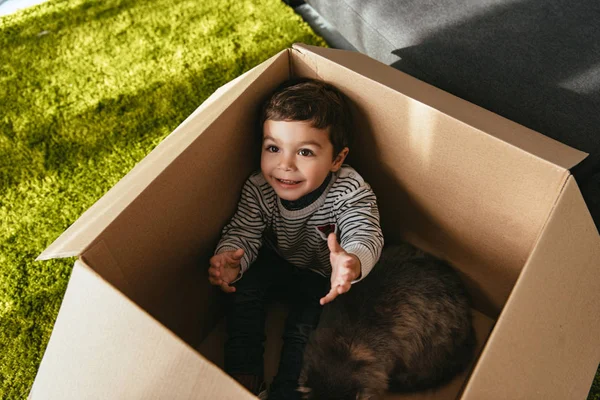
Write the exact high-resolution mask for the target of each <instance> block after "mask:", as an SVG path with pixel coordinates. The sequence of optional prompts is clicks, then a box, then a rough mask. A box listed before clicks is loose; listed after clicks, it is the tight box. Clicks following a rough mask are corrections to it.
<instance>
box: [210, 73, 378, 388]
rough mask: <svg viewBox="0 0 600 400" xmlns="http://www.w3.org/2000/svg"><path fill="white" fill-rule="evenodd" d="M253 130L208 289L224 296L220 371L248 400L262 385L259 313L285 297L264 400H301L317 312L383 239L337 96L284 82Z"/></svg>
mask: <svg viewBox="0 0 600 400" xmlns="http://www.w3.org/2000/svg"><path fill="white" fill-rule="evenodd" d="M261 126H262V129H263V135H262V152H261V169H260V171H258V172H255V173H254V174H252V175H251V176H250V177H249V178H248V180H247V181H246V183H245V185H244V188H243V190H242V196H241V199H240V202H239V204H238V209H237V211H236V213H235V215H234V216H233V218H232V219H231V221H230V222H229V224H228V225H227V226H225V228H224V229H223V233H222V237H221V240H220V242H219V244H218V245H217V249H216V251H215V255H214V256H213V257H212V258H211V259H210V268H209V280H210V282H211V283H212V284H213V285H216V286H219V287H220V288H221V289H222V290H223V291H224V292H225V293H227V294H228V295H227V296H226V298H227V304H226V320H227V333H228V340H227V342H226V344H225V370H226V371H227V373H229V374H230V375H231V376H232V377H234V378H235V379H236V380H237V381H238V382H240V383H241V384H242V385H244V386H245V387H246V388H248V389H249V390H250V391H251V392H252V393H254V394H257V393H259V392H260V389H261V384H263V350H264V348H263V342H264V339H265V336H264V325H265V303H266V301H267V298H270V297H268V296H271V295H273V293H279V294H284V295H287V298H288V300H289V305H290V312H289V315H288V318H287V321H286V325H285V331H284V334H283V340H284V344H283V348H282V351H281V357H280V363H279V370H278V372H277V376H276V377H275V378H274V380H273V383H272V385H271V387H270V390H269V399H270V400H283V399H285V400H290V399H299V398H300V394H299V393H298V392H297V390H296V389H297V387H298V377H299V374H300V369H301V367H302V356H303V352H304V347H305V346H306V343H307V341H308V337H309V335H310V333H311V332H312V330H314V328H315V327H316V325H317V323H318V321H319V316H320V313H321V306H322V305H324V304H326V303H328V302H330V301H332V300H334V299H335V298H336V297H337V296H338V295H340V294H343V293H345V292H347V291H348V290H350V287H351V285H352V283H354V282H357V281H359V280H360V279H362V278H364V277H365V276H366V275H367V274H368V273H369V271H370V270H371V269H372V267H373V265H374V264H375V263H376V262H377V260H378V259H379V256H380V254H381V248H382V247H383V236H382V233H381V228H380V225H379V211H378V208H377V200H376V197H375V194H374V193H373V191H372V190H371V188H370V186H369V185H368V184H367V183H365V182H364V180H363V179H362V178H361V176H360V175H359V174H358V173H357V172H356V171H354V170H353V169H352V168H351V167H349V166H347V165H345V164H343V162H344V160H345V158H346V156H347V155H348V151H349V147H348V146H349V145H350V140H351V133H352V129H353V126H352V120H351V111H350V108H349V105H348V102H347V99H346V98H345V96H344V95H343V94H342V93H341V92H340V91H339V90H338V89H337V88H335V87H334V86H332V85H330V84H327V83H325V82H322V81H318V80H313V79H307V78H301V79H295V80H291V81H287V82H285V83H284V84H282V85H281V86H280V87H279V88H278V89H276V90H275V92H274V93H273V94H272V95H271V97H270V98H269V99H268V100H267V102H266V103H265V104H264V106H263V108H262V111H261ZM338 238H339V241H338ZM265 396H266V394H265V393H262V394H261V398H266V397H265Z"/></svg>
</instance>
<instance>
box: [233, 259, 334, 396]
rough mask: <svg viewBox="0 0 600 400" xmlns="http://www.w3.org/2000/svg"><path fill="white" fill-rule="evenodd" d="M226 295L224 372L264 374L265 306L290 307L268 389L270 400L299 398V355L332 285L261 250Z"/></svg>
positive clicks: (301, 353) (300, 359) (314, 274)
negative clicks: (274, 302) (281, 303)
mask: <svg viewBox="0 0 600 400" xmlns="http://www.w3.org/2000/svg"><path fill="white" fill-rule="evenodd" d="M233 286H235V288H236V291H235V292H234V293H230V294H227V295H226V296H225V297H226V298H227V310H226V312H227V315H226V317H227V334H228V339H227V342H226V343H225V371H226V372H227V373H229V374H231V375H235V374H251V375H256V376H258V377H260V378H262V377H263V374H264V364H263V352H264V341H265V333H264V330H265V318H266V305H267V303H268V302H269V301H271V300H274V299H280V300H284V301H285V302H286V303H287V304H288V305H289V314H288V317H287V320H286V323H285V330H284V333H283V342H284V343H283V348H282V350H281V358H280V361H279V370H278V372H277V376H276V377H275V378H274V380H273V383H272V384H271V387H270V391H269V400H278V399H285V400H293V399H300V396H299V393H298V392H297V391H296V389H297V387H298V377H299V375H300V370H301V368H302V356H303V354H304V348H305V346H306V343H307V341H308V337H309V335H310V333H311V332H312V331H313V330H314V329H315V327H316V326H317V323H318V322H319V317H320V316H321V309H322V306H321V305H320V304H319V299H320V298H321V297H323V296H325V294H327V292H328V291H329V287H330V282H329V279H328V278H325V277H323V276H321V275H319V274H317V273H315V272H312V271H309V270H300V269H298V268H296V267H294V266H293V265H292V264H290V263H288V262H286V261H285V260H283V259H282V258H281V257H279V256H278V255H277V254H275V253H274V252H273V251H271V250H268V249H265V248H263V249H261V251H260V253H259V255H258V258H257V259H256V261H255V262H254V263H253V264H252V266H251V267H250V269H249V270H248V271H247V272H246V273H245V274H244V276H243V277H242V279H240V280H239V281H237V282H236V283H234V284H233Z"/></svg>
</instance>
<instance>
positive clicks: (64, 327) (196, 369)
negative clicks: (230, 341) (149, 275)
mask: <svg viewBox="0 0 600 400" xmlns="http://www.w3.org/2000/svg"><path fill="white" fill-rule="evenodd" d="M211 392H212V393H215V392H218V393H219V399H231V400H237V399H254V398H255V397H254V396H252V395H251V394H250V393H248V392H247V391H246V390H245V389H244V388H242V387H241V386H240V385H238V384H237V383H236V382H235V381H233V380H232V379H230V378H229V377H227V376H226V375H224V374H223V373H222V371H221V370H220V369H219V368H217V367H216V366H214V365H213V364H211V363H210V362H208V361H206V359H204V358H203V357H201V356H200V355H199V354H198V353H197V352H196V351H194V349H193V348H191V347H189V346H188V345H186V344H185V343H184V342H183V341H182V340H181V339H179V338H178V337H176V336H175V335H173V334H172V333H171V332H169V331H168V330H167V329H165V328H164V327H163V326H162V325H161V324H159V323H158V322H156V320H154V319H153V318H152V317H150V316H149V315H148V314H147V313H146V312H144V311H143V310H142V309H140V308H139V307H137V306H136V305H135V304H134V303H132V302H131V301H129V300H128V299H127V298H126V297H125V296H123V295H122V294H121V293H119V292H118V291H117V290H115V289H114V288H113V287H112V286H110V285H109V284H107V283H106V282H105V281H104V280H103V279H102V278H101V277H100V276H99V275H97V274H96V273H95V272H94V271H92V270H91V269H90V268H89V267H87V266H86V265H85V264H84V263H83V262H82V261H77V262H76V263H75V266H74V268H73V273H72V276H71V279H70V281H69V285H68V287H67V291H66V294H65V297H64V300H63V304H62V306H61V309H60V312H59V315H58V318H57V321H56V324H55V326H54V331H53V333H52V337H51V338H50V342H49V344H48V348H47V350H46V354H45V356H44V359H43V360H42V363H41V365H40V368H39V370H38V375H37V377H36V380H35V382H34V385H33V388H32V390H31V392H30V395H29V399H31V400H38V399H39V400H53V399H57V400H68V399H74V400H81V399H86V400H92V399H103V400H104V399H177V398H179V399H206V398H207V397H206V394H207V393H211Z"/></svg>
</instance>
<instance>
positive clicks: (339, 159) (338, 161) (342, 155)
mask: <svg viewBox="0 0 600 400" xmlns="http://www.w3.org/2000/svg"><path fill="white" fill-rule="evenodd" d="M349 151H350V149H349V148H347V147H344V148H343V149H342V151H340V152H339V153H338V155H337V156H336V157H335V159H334V160H333V164H332V165H331V172H337V170H338V169H340V168H341V167H342V164H343V163H344V160H345V159H346V156H347V155H348V152H349Z"/></svg>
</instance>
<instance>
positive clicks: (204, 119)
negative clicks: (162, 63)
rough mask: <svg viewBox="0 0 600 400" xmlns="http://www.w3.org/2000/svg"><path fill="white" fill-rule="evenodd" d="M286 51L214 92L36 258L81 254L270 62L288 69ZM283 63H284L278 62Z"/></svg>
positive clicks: (281, 68)
mask: <svg viewBox="0 0 600 400" xmlns="http://www.w3.org/2000/svg"><path fill="white" fill-rule="evenodd" d="M287 53H288V51H287V50H283V51H281V52H280V53H279V54H277V55H275V56H273V57H271V58H270V59H269V60H267V61H265V62H263V63H262V64H260V65H257V66H256V67H254V68H253V69H252V70H250V71H248V72H246V73H245V74H243V75H242V76H239V77H238V78H236V79H235V80H233V81H231V82H229V83H228V84H226V85H224V86H223V87H221V88H219V89H218V90H217V91H215V93H213V95H212V96H210V98H208V99H207V100H206V101H205V102H204V103H202V105H201V106H200V107H198V109H196V110H195V111H194V112H193V113H192V114H191V115H190V116H189V117H188V118H186V120H185V121H183V122H182V123H181V124H180V125H179V126H178V127H177V128H176V129H175V130H174V131H173V132H172V133H171V134H170V135H169V136H168V137H166V138H165V139H164V140H163V141H162V142H161V143H160V144H159V145H158V146H156V148H155V149H154V150H153V151H152V152H151V153H150V154H148V155H147V156H146V157H145V158H144V159H143V160H142V161H141V162H139V163H138V164H137V165H136V166H135V167H134V168H133V169H132V170H131V171H130V172H129V173H128V174H127V175H126V176H125V177H123V179H121V180H120V181H119V182H118V183H117V184H116V185H115V186H114V187H113V188H111V189H110V190H109V191H108V192H107V193H106V194H105V195H104V196H103V197H102V198H101V199H99V200H98V201H97V202H96V203H95V204H94V205H93V206H92V207H90V208H89V209H88V210H87V211H86V212H85V213H84V214H83V215H82V216H81V217H80V218H79V219H77V221H75V223H73V224H72V225H71V226H70V227H69V228H68V229H67V230H66V231H65V232H63V234H62V235H61V236H60V237H59V238H57V239H56V240H55V241H54V242H53V243H52V244H51V245H50V246H49V247H48V248H47V249H46V250H44V252H42V254H40V255H39V256H38V258H37V259H38V260H47V259H51V258H60V257H71V256H77V255H80V254H81V253H82V252H83V251H84V250H85V249H86V248H87V247H88V246H89V245H90V244H91V243H92V242H93V241H94V240H95V239H96V238H97V237H98V236H99V235H100V234H101V233H102V232H103V231H104V230H105V229H106V228H107V227H108V226H109V225H110V224H111V223H112V222H113V221H114V220H115V219H116V218H118V216H119V215H120V214H121V213H122V212H123V210H125V209H126V208H127V207H128V206H129V205H130V204H131V203H132V202H133V201H134V200H135V199H136V198H137V197H138V196H139V195H140V194H141V193H142V192H143V191H145V190H146V188H147V186H148V185H149V184H150V183H151V182H153V181H154V180H155V179H156V178H157V177H158V176H159V175H160V174H161V173H162V172H163V170H164V169H166V168H167V167H168V166H169V165H170V164H171V163H172V162H173V161H174V160H175V159H176V158H177V157H178V156H179V155H180V153H181V152H182V151H184V150H185V149H186V148H187V147H188V146H190V145H191V144H192V143H193V142H194V141H195V140H196V138H197V137H198V136H199V135H200V134H202V133H203V131H204V130H205V129H206V128H207V127H209V126H210V125H211V124H213V123H214V121H215V120H216V119H217V118H218V117H219V116H221V114H222V112H223V111H224V110H226V109H227V108H228V107H230V106H231V104H232V103H234V102H235V101H236V100H237V98H238V97H239V96H240V95H241V94H242V93H244V91H245V90H247V89H248V87H249V86H250V85H251V84H252V83H253V82H254V80H255V79H256V78H257V77H259V76H260V75H261V74H263V73H264V72H265V71H266V70H268V69H269V68H270V67H272V66H273V64H275V69H277V70H280V71H285V72H287V69H288V67H287V62H288V55H287ZM282 63H283V64H285V66H280V65H277V64H282ZM271 69H273V68H271ZM286 75H287V73H286Z"/></svg>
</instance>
